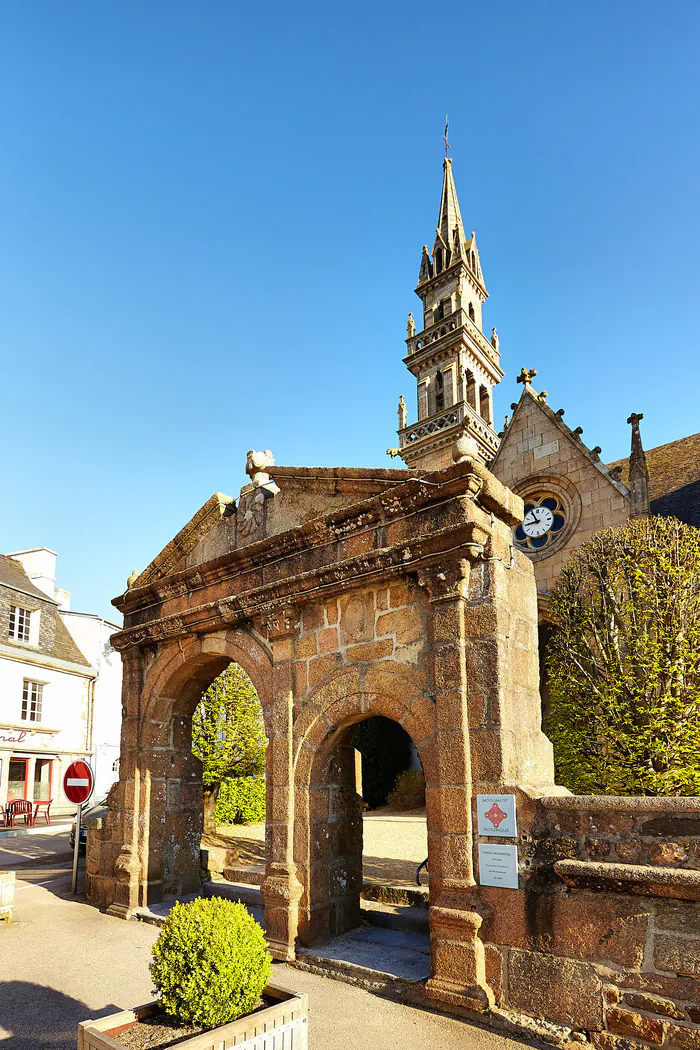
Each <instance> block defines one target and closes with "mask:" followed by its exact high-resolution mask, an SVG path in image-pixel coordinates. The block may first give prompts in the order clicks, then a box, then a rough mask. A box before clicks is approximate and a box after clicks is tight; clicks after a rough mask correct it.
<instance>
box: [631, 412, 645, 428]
mask: <svg viewBox="0 0 700 1050" xmlns="http://www.w3.org/2000/svg"><path fill="white" fill-rule="evenodd" d="M642 419H644V414H643V413H642V412H633V413H632V415H631V416H630V417H629V419H628V420H627V422H628V423H631V424H632V426H633V427H634V426H637V427H638V426H639V423H640V420H642Z"/></svg>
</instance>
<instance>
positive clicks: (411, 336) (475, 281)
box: [399, 128, 503, 470]
mask: <svg viewBox="0 0 700 1050" xmlns="http://www.w3.org/2000/svg"><path fill="white" fill-rule="evenodd" d="M445 146H446V153H447V149H449V146H448V143H447V128H445ZM442 169H443V173H442V194H441V197H440V211H439V214H438V225H437V230H436V236H435V246H434V248H433V254H432V256H431V254H430V251H429V249H428V246H427V245H424V246H423V252H422V255H421V264H420V273H419V275H418V286H417V287H416V295H417V296H418V298H419V299H421V300H422V303H423V311H422V313H423V318H422V323H421V321H418V323H417V324H415V323H414V322H413V317H412V316H411V319H410V323H409V325H408V326H407V329H406V335H407V339H406V345H407V347H408V355H407V357H405V358H404V363H405V364H406V366H407V367H408V370H409V371H410V372H411V373H412V374H413V375H414V376H415V379H416V383H417V388H418V389H417V393H418V406H417V407H418V422H417V423H416V424H414V425H413V426H407V425H406V423H405V421H404V417H403V416H402V417H401V418H400V420H399V454H400V455H401V458H402V459H403V461H404V462H405V463H406V464H407V466H409V467H414V468H421V469H428V470H430V469H436V468H440V467H444V466H447V465H448V464H450V463H451V462H452V459H451V448H452V444H453V442H454V441H455V440H456V439H457V438H459V437H463V436H465V435H468V436H470V437H472V438H474V440H475V441H476V444H477V447H478V450H479V455H480V456H481V458H482V459H483V460H490V459H491V457H492V456H493V455H494V453H495V451H496V449H497V448H498V436H497V434H496V432H495V431H494V429H493V402H492V391H493V387H494V386H495V385H496V384H497V383H498V382H500V380H501V378H502V377H503V372H502V370H501V367H500V364H499V344H498V338H497V337H495V336H492V338H491V339H487V338H486V336H485V335H484V332H483V327H482V307H483V304H484V302H485V300H486V299H487V297H488V292H487V291H486V287H485V285H484V278H483V274H482V272H481V263H480V262H479V253H478V250H477V247H476V237H475V235H474V234H472V235H471V237H470V238H467V236H466V234H465V232H464V223H463V221H462V213H461V210H460V207H459V199H458V197H457V188H456V186H455V182H454V176H453V174H452V160H451V158H450V157H449V156H447V155H446V156H445V160H444V162H443V166H442ZM416 329H420V330H419V331H417V330H416ZM403 411H404V414H405V409H404V410H403ZM402 423H403V425H401V424H402Z"/></svg>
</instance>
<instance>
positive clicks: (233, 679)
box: [192, 663, 267, 833]
mask: <svg viewBox="0 0 700 1050" xmlns="http://www.w3.org/2000/svg"><path fill="white" fill-rule="evenodd" d="M266 749H267V738H266V737H265V726H264V723H263V717H262V707H261V706H260V700H259V699H258V694H257V692H256V691H255V686H254V685H253V683H252V682H251V680H250V678H249V677H248V675H247V674H246V673H245V671H244V670H243V668H242V667H241V666H240V665H239V664H236V663H232V664H229V666H228V667H227V668H226V670H225V671H222V672H221V674H220V675H219V676H218V678H215V679H214V681H213V682H212V683H211V685H210V686H209V688H208V689H207V690H206V691H205V692H204V693H203V694H202V699H201V700H200V702H199V704H198V705H197V707H196V709H195V712H194V714H193V716H192V751H193V753H194V754H195V755H196V756H197V758H199V759H200V761H201V763H202V767H203V768H202V783H203V785H204V831H205V832H206V833H215V832H216V800H217V798H218V795H219V790H220V788H221V782H222V781H223V780H224V779H225V778H226V777H248V776H260V775H262V774H263V773H264V772H265V751H266Z"/></svg>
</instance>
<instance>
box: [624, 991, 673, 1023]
mask: <svg viewBox="0 0 700 1050" xmlns="http://www.w3.org/2000/svg"><path fill="white" fill-rule="evenodd" d="M625 1002H626V1003H628V1004H629V1005H630V1006H631V1007H632V1008H633V1009H635V1010H646V1012H647V1013H650V1014H659V1015H660V1016H662V1017H672V1018H674V1019H675V1020H676V1021H683V1020H684V1019H685V1014H684V1013H683V1011H682V1010H681V1009H680V1007H678V1006H677V1005H676V1003H674V1002H673V1000H672V999H664V998H662V996H660V995H645V994H644V993H642V992H627V993H626V994H625Z"/></svg>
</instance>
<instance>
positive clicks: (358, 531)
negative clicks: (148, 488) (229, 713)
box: [87, 454, 553, 1010]
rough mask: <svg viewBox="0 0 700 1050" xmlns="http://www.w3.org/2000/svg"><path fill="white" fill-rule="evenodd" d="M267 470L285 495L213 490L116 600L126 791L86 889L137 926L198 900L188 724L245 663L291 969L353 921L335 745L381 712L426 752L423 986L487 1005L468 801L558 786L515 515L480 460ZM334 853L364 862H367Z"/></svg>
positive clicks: (276, 910)
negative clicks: (427, 951)
mask: <svg viewBox="0 0 700 1050" xmlns="http://www.w3.org/2000/svg"><path fill="white" fill-rule="evenodd" d="M257 455H259V454H257ZM270 473H271V474H272V475H273V477H274V481H275V482H277V483H278V485H279V494H278V495H277V496H276V497H275V498H274V499H267V500H262V499H260V498H259V495H260V493H259V487H258V488H256V486H255V484H252V485H248V486H246V487H245V488H244V489H243V490H242V492H241V496H240V499H239V500H238V501H237V502H234V501H233V500H229V499H227V497H224V496H222V495H220V494H217V495H216V496H214V497H212V499H211V500H210V501H209V502H208V503H207V504H205V506H204V507H203V508H202V510H201V511H200V512H199V513H198V515H196V516H195V518H194V519H193V520H192V522H190V523H189V525H188V526H186V527H185V529H183V530H182V532H181V533H180V534H178V536H177V537H176V538H175V540H173V541H172V543H171V544H169V545H168V547H166V548H165V550H164V551H163V552H162V553H161V554H160V555H158V557H157V558H156V559H154V561H153V562H152V563H151V565H150V566H149V567H148V568H147V569H146V570H145V571H144V572H143V573H142V574H141V575H140V576H139V577H138V578H137V579H136V580H135V581H134V582H133V583H132V585H131V586H130V588H129V589H128V590H127V591H126V593H125V594H123V595H122V596H121V597H120V598H118V599H116V600H115V604H116V605H117V606H118V607H119V608H120V609H121V610H122V611H123V612H124V616H125V626H124V629H123V631H121V632H120V633H119V634H117V635H115V636H114V639H113V644H114V645H115V647H116V648H118V649H119V650H120V652H121V654H122V657H123V660H124V669H125V676H124V691H123V712H124V721H123V729H122V745H121V765H120V781H119V783H118V784H117V785H116V786H115V787H114V788H113V790H112V792H111V795H110V799H109V808H108V812H107V813H106V815H105V816H104V818H103V819H102V820H97V821H95V822H94V824H95V826H94V827H92V828H91V829H90V830H89V843H88V877H87V890H88V894H89V896H90V897H91V898H92V899H93V900H94V901H96V902H98V903H100V904H102V905H103V906H107V907H108V909H109V911H110V912H111V913H112V914H115V915H121V916H124V917H128V916H130V915H131V914H133V912H134V911H135V909H136V908H138V907H139V906H141V905H144V904H146V903H149V902H154V901H157V900H160V899H161V898H162V897H163V896H167V895H168V894H176V893H182V892H187V891H188V890H192V889H194V888H196V880H197V855H198V836H199V834H200V831H201V777H200V776H199V774H198V769H197V761H196V759H194V758H193V757H192V755H191V754H190V753H189V735H188V734H189V720H190V717H191V714H192V710H193V709H194V705H195V703H196V700H197V698H198V696H199V695H200V694H201V691H202V690H203V689H204V688H205V687H206V686H207V685H208V684H209V682H210V681H211V680H212V679H213V678H214V677H215V676H216V675H217V674H218V673H219V672H220V671H221V670H222V669H223V667H224V666H226V664H227V663H228V662H229V661H231V660H235V661H237V662H238V663H240V664H241V665H242V666H243V667H244V669H245V670H246V671H247V672H248V674H249V675H250V677H251V679H252V681H253V684H254V685H255V687H256V689H257V691H258V694H259V696H260V699H261V701H262V704H263V710H264V717H265V723H266V731H267V734H268V740H269V746H268V760H267V792H268V800H267V803H268V804H267V814H268V815H267V835H266V839H267V861H266V871H265V880H264V883H263V886H262V894H263V900H264V904H265V927H266V932H267V935H268V939H269V943H270V946H271V950H272V952H273V954H274V955H275V956H276V957H277V958H279V959H288V960H289V959H292V958H294V953H295V949H296V946H297V944H310V943H313V942H317V941H319V940H322V939H324V938H326V937H327V936H329V935H331V934H333V933H335V932H338V931H339V930H341V929H344V928H347V926H348V924H350V923H351V922H352V919H353V904H352V901H351V899H350V896H351V890H352V878H353V872H352V871H350V870H348V871H345V873H344V878H345V888H344V889H343V891H342V892H340V891H338V889H337V886H338V885H339V884H340V883H338V882H337V881H336V884H335V889H334V888H333V885H332V880H333V877H334V875H333V871H332V870H330V869H329V866H328V865H327V864H326V865H325V874H323V868H324V864H325V861H324V846H323V843H324V842H329V843H332V841H333V839H332V836H333V834H335V833H336V832H338V831H339V829H341V828H342V832H343V835H344V836H345V839H346V840H348V839H351V838H352V834H351V833H352V821H353V819H355V818H354V816H353V805H352V799H348V791H347V790H346V788H347V783H346V779H347V769H342V768H340V767H341V766H342V762H341V761H340V760H339V759H338V754H339V750H338V748H339V747H340V752H342V745H343V739H344V734H345V736H347V728H348V727H349V726H351V725H352V724H354V723H355V722H357V721H359V720H361V719H362V718H365V717H369V716H371V715H379V714H381V715H385V716H387V717H389V718H392V719H394V720H395V721H397V722H399V723H400V724H401V725H402V726H403V727H404V728H405V729H406V730H407V732H408V733H409V735H410V736H411V738H412V739H413V741H414V743H415V744H416V747H417V749H418V751H419V753H420V757H421V761H422V764H423V769H424V772H425V777H426V785H427V806H428V824H429V856H430V861H429V866H430V900H431V907H430V913H429V914H430V928H431V965H432V977H431V979H430V981H429V984H428V992H429V994H430V995H432V996H433V997H435V998H437V999H442V1000H443V1001H448V1002H456V1003H459V1004H461V1005H464V1006H467V1007H470V1008H472V1009H478V1010H483V1009H487V1008H488V1007H489V1006H490V1005H491V1004H492V1003H493V999H494V993H493V990H492V987H491V986H490V985H489V982H488V980H487V976H486V969H485V966H486V963H485V952H484V945H483V943H482V941H481V940H480V938H479V936H478V931H479V929H480V927H481V924H482V921H483V915H482V913H481V912H480V910H479V906H478V887H477V886H476V879H475V855H476V836H475V833H474V827H473V819H474V817H473V811H474V806H473V800H474V796H475V795H476V793H477V792H478V791H503V790H506V789H508V790H511V791H514V792H516V793H517V794H518V796H519V797H522V798H524V799H526V800H528V804H529V800H530V799H531V797H535V796H537V795H542V794H545V793H547V792H550V793H551V791H552V784H553V781H552V761H551V748H550V745H549V742H548V741H547V739H546V737H544V736H543V734H542V733H541V731H540V727H539V695H538V664H537V633H536V632H537V605H536V593H535V587H534V579H533V573H532V567H531V565H530V563H529V561H528V560H527V559H526V558H525V557H524V556H522V555H521V554H519V553H518V552H517V551H514V550H513V544H512V531H511V530H512V526H513V525H514V524H516V523H517V522H519V521H520V520H521V517H522V503H521V500H520V499H519V498H518V497H517V496H514V495H513V493H511V492H510V491H509V490H508V489H506V488H504V486H502V485H501V484H500V483H499V482H498V481H497V480H496V478H495V477H494V476H493V475H492V474H490V473H489V472H488V470H486V469H485V468H484V466H483V465H482V464H481V463H480V462H479V461H478V460H477V459H476V457H475V456H474V457H473V456H471V455H466V456H463V457H462V458H461V459H460V460H459V462H456V463H455V464H454V465H453V466H451V467H448V468H445V469H443V470H440V471H434V472H425V473H423V474H421V475H419V476H417V477H415V478H413V477H408V478H407V477H406V472H405V471H397V470H378V471H370V470H351V469H321V468H319V469H316V470H312V469H311V468H306V469H304V468H295V467H277V468H275V469H274V470H273V469H272V468H271V467H270ZM264 477H265V478H267V477H268V475H267V474H266V475H264ZM334 756H335V757H334ZM333 762H335V763H336V764H335V767H334V769H331V765H329V763H330V764H332V763H333ZM339 762H340V765H339V764H338V763H339ZM334 824H335V825H336V826H335V827H333V826H332V825H334ZM321 829H322V830H323V835H326V834H327V835H328V838H327V839H326V838H323V841H321V834H320V832H321ZM336 845H337V844H336ZM336 853H337V854H338V856H339V857H340V862H341V863H346V866H347V867H348V869H350V867H351V865H352V863H356V854H357V850H356V849H355V850H354V852H353V849H352V848H351V847H347V848H345V852H344V853H338V850H337V849H336ZM353 858H355V859H354V860H353ZM331 868H332V866H331Z"/></svg>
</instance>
